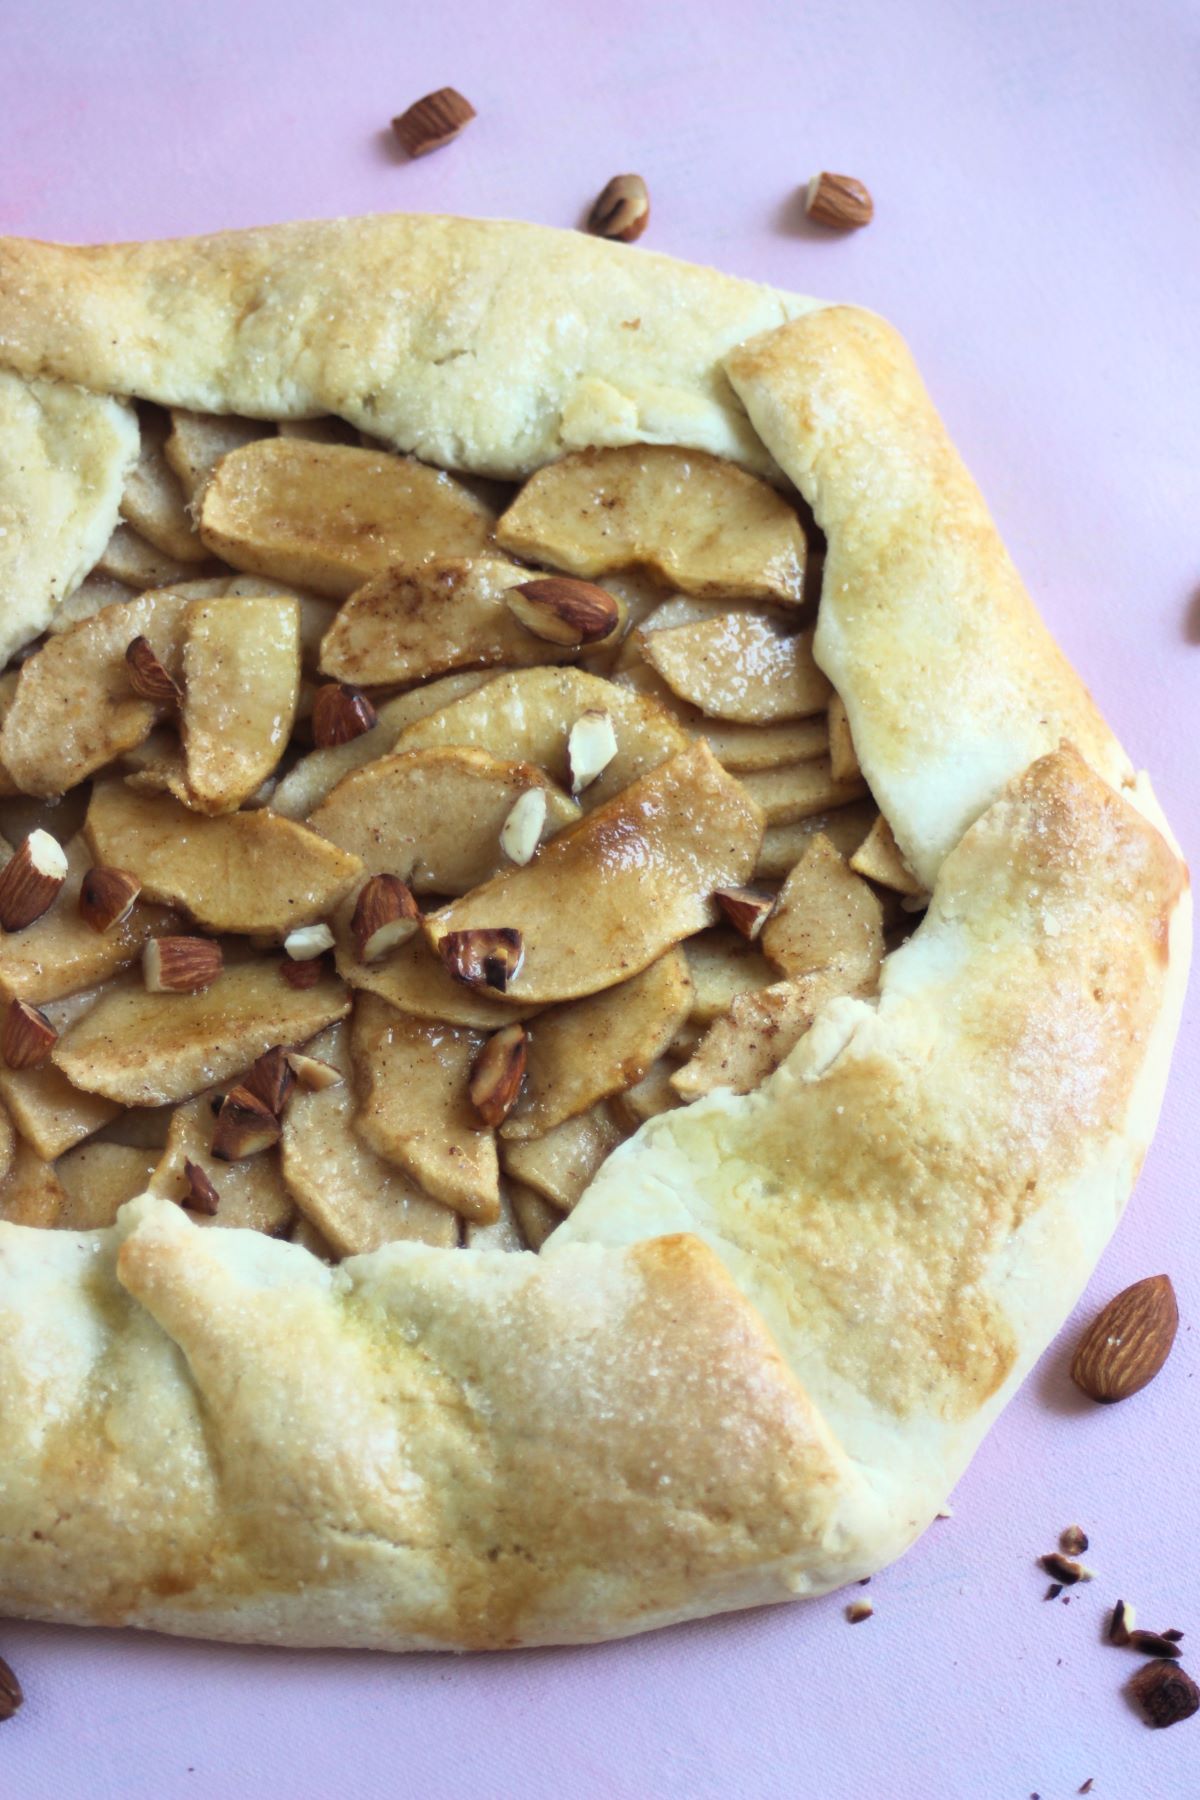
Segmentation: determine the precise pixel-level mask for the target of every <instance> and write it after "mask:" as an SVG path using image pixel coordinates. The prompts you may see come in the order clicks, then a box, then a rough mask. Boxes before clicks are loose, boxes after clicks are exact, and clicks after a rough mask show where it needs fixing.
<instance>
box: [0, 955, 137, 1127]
mask: <svg viewBox="0 0 1200 1800" xmlns="http://www.w3.org/2000/svg"><path fill="white" fill-rule="evenodd" d="M101 992H104V990H101ZM99 998H100V993H87V994H72V995H70V996H69V997H68V998H66V999H63V1000H52V1001H49V1002H48V1003H47V1004H46V1005H45V1006H43V1007H41V1008H40V1009H39V1010H40V1011H42V1012H44V1013H45V1015H46V1017H47V1018H48V1019H49V1021H50V1024H51V1026H52V1027H53V1028H54V1030H55V1031H57V1032H58V1033H59V1034H60V1036H61V1035H62V1034H64V1033H65V1032H67V1031H68V1030H69V1029H70V1027H71V1026H72V1025H73V1024H75V1023H76V1022H77V1021H78V1020H79V1019H82V1018H83V1017H84V1016H85V1015H86V1014H87V1013H88V1012H90V1011H91V1009H92V1008H93V1007H94V1006H95V1005H96V1003H97V1001H98V1000H99ZM0 1100H3V1102H4V1104H5V1106H6V1107H7V1108H8V1111H9V1113H10V1114H11V1115H12V1120H13V1123H14V1124H15V1125H16V1127H17V1130H18V1131H19V1132H20V1134H21V1136H22V1138H23V1139H24V1140H25V1141H26V1142H27V1143H28V1144H30V1145H32V1147H33V1149H34V1150H35V1151H36V1152H37V1154H38V1155H39V1156H41V1157H44V1158H45V1160H46V1161H47V1162H53V1161H54V1159H55V1157H58V1156H62V1155H63V1154H64V1152H66V1151H67V1150H70V1149H71V1147H72V1146H73V1145H74V1144H78V1143H82V1141H83V1139H84V1138H87V1137H91V1135H92V1133H93V1132H94V1131H99V1130H100V1128H101V1126H104V1125H107V1124H109V1122H110V1121H111V1120H112V1119H114V1118H115V1117H116V1116H117V1114H118V1113H119V1112H120V1110H121V1109H120V1107H119V1106H118V1105H117V1104H116V1103H115V1102H114V1101H112V1100H105V1099H103V1098H102V1097H101V1096H100V1095H99V1094H88V1093H83V1092H81V1091H80V1089H78V1088H76V1087H74V1086H73V1085H72V1084H71V1082H69V1081H68V1080H67V1078H66V1076H65V1075H64V1074H63V1073H62V1071H61V1070H59V1069H56V1068H55V1067H54V1064H53V1063H52V1062H44V1063H41V1064H39V1065H38V1066H37V1067H36V1068H30V1069H10V1068H8V1067H7V1066H6V1065H5V1064H4V1063H3V1062H0Z"/></svg>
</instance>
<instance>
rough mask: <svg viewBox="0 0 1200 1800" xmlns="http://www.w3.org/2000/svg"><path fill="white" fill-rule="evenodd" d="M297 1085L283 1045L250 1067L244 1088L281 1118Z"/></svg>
mask: <svg viewBox="0 0 1200 1800" xmlns="http://www.w3.org/2000/svg"><path fill="white" fill-rule="evenodd" d="M295 1085H296V1076H295V1071H294V1070H293V1068H292V1065H291V1063H290V1062H289V1061H288V1055H287V1052H286V1050H284V1049H283V1047H282V1045H280V1044H276V1045H275V1046H274V1048H273V1049H271V1050H267V1051H265V1052H264V1053H263V1055H262V1056H260V1057H259V1058H258V1059H257V1060H256V1061H255V1062H254V1063H253V1064H252V1065H251V1067H250V1070H249V1072H248V1074H247V1076H246V1079H245V1081H244V1082H243V1083H242V1086H243V1087H244V1088H246V1090H247V1091H248V1092H249V1093H251V1094H253V1095H254V1098H255V1099H256V1100H261V1101H262V1103H263V1105H264V1106H265V1107H267V1108H268V1110H269V1111H271V1112H273V1113H274V1114H275V1117H276V1118H279V1116H280V1115H281V1113H282V1112H283V1109H284V1107H285V1106H286V1105H287V1103H288V1099H289V1097H290V1095H291V1092H292V1089H293V1088H294V1087H295Z"/></svg>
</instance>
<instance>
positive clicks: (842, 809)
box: [754, 800, 878, 881]
mask: <svg viewBox="0 0 1200 1800" xmlns="http://www.w3.org/2000/svg"><path fill="white" fill-rule="evenodd" d="M877 817H878V813H877V811H876V807H875V802H874V801H873V800H858V801H852V802H851V804H850V805H849V806H839V807H836V808H835V809H834V810H833V811H832V812H821V813H814V814H813V815H812V817H811V818H807V819H794V820H793V821H792V822H791V824H790V825H768V827H767V829H766V833H765V835H764V837H763V844H762V849H761V850H760V852H759V856H758V864H757V866H756V868H755V871H754V879H755V880H756V881H780V880H782V878H783V877H784V876H785V875H789V874H790V873H791V871H792V870H793V869H794V868H795V866H796V864H797V863H798V862H799V861H800V858H801V857H802V856H803V855H804V852H805V850H806V849H807V848H808V843H809V839H810V838H811V837H812V836H813V835H814V833H816V832H818V831H823V832H824V833H825V836H826V837H827V838H828V839H829V841H830V843H832V844H833V845H834V847H835V848H836V849H838V850H840V851H841V853H842V855H843V856H851V855H853V853H854V851H855V850H856V849H857V848H858V846H859V845H860V844H861V843H862V841H863V839H864V838H865V837H866V835H867V833H868V831H870V829H871V826H872V824H873V822H874V820H875V819H876V818H877Z"/></svg>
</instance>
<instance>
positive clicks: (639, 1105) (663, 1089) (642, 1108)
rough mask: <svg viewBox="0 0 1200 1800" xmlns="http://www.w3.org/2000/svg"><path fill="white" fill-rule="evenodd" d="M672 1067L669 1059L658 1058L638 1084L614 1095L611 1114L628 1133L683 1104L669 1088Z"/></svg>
mask: <svg viewBox="0 0 1200 1800" xmlns="http://www.w3.org/2000/svg"><path fill="white" fill-rule="evenodd" d="M675 1068H676V1065H675V1064H674V1063H673V1062H672V1061H671V1059H670V1057H669V1056H660V1057H659V1059H658V1061H657V1062H656V1063H652V1064H651V1066H650V1068H649V1069H648V1070H647V1071H646V1073H645V1075H644V1076H643V1077H642V1079H641V1080H640V1081H635V1082H634V1084H633V1086H632V1087H627V1088H626V1089H625V1092H624V1093H623V1094H615V1095H614V1096H613V1098H612V1101H611V1102H610V1104H611V1106H612V1110H613V1113H614V1115H615V1117H616V1119H617V1120H618V1122H619V1123H620V1124H622V1125H624V1127H625V1129H626V1130H627V1131H636V1130H637V1129H638V1127H639V1125H644V1124H645V1122H646V1120H647V1119H656V1118H657V1117H658V1115H659V1113H664V1112H673V1111H674V1109H675V1108H676V1107H677V1106H681V1105H682V1104H683V1103H682V1101H681V1100H680V1098H679V1095H678V1094H677V1093H676V1092H675V1089H674V1088H673V1087H672V1086H671V1077H672V1076H673V1075H674V1073H675Z"/></svg>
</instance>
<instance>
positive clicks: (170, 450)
mask: <svg viewBox="0 0 1200 1800" xmlns="http://www.w3.org/2000/svg"><path fill="white" fill-rule="evenodd" d="M274 435H275V427H274V425H268V424H266V423H264V422H263V421H262V420H261V419H239V418H238V417H237V416H236V414H233V413H198V412H187V411H185V410H184V408H183V407H179V406H175V407H172V408H171V429H170V432H169V434H168V436H167V440H166V442H165V443H164V445H163V455H164V457H165V458H166V462H167V466H168V468H170V469H172V470H173V471H174V473H175V476H176V477H177V479H178V481H179V484H180V486H181V487H182V488H183V491H184V494H185V495H186V497H187V501H188V504H189V505H195V503H196V500H197V499H198V497H199V495H200V492H201V490H202V489H203V487H204V485H205V483H206V482H207V481H208V478H209V476H210V475H211V474H212V472H213V470H214V469H215V468H216V466H217V464H218V463H219V462H220V460H221V458H222V457H223V456H228V454H229V452H230V451H231V450H240V449H241V448H242V446H243V445H244V444H252V443H254V442H255V440H256V439H257V438H265V437H274Z"/></svg>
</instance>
